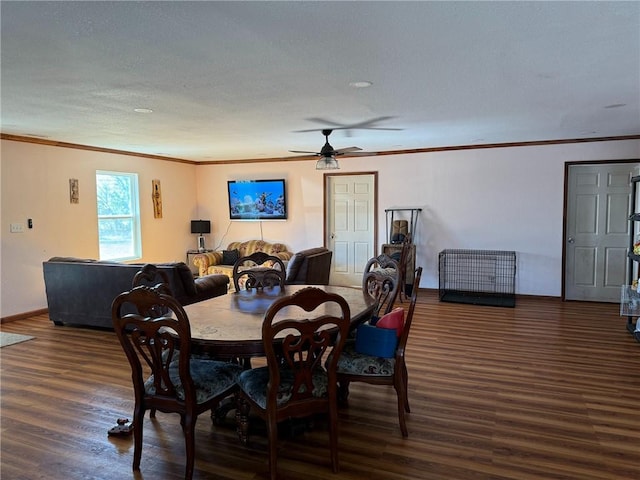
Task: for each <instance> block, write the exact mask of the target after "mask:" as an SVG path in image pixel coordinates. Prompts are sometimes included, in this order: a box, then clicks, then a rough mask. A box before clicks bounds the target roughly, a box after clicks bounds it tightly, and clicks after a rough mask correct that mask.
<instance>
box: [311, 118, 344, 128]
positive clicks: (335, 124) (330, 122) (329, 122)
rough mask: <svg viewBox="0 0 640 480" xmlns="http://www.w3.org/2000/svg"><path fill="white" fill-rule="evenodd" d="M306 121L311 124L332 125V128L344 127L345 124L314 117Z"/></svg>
mask: <svg viewBox="0 0 640 480" xmlns="http://www.w3.org/2000/svg"><path fill="white" fill-rule="evenodd" d="M306 120H308V121H310V122H316V123H322V124H323V125H331V126H335V127H344V124H342V123H338V122H334V121H333V120H327V119H326V118H319V117H312V118H307V119H306Z"/></svg>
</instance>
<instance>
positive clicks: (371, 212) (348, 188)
mask: <svg viewBox="0 0 640 480" xmlns="http://www.w3.org/2000/svg"><path fill="white" fill-rule="evenodd" d="M377 185H378V173H377V172H364V173H347V174H325V176H324V208H325V212H324V213H325V222H324V224H325V245H326V246H327V248H328V249H329V250H331V251H333V262H332V264H331V273H330V277H329V283H330V284H331V285H341V286H357V287H360V286H361V285H362V274H363V271H364V267H365V265H366V263H367V261H368V260H369V259H370V258H371V257H374V256H375V255H376V253H375V252H376V245H377V230H378V228H377V220H376V219H377V218H378V196H377Z"/></svg>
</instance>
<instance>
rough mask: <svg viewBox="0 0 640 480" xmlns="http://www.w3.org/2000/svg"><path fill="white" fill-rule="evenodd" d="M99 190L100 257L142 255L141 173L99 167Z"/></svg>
mask: <svg viewBox="0 0 640 480" xmlns="http://www.w3.org/2000/svg"><path fill="white" fill-rule="evenodd" d="M96 190H97V195H96V197H97V203H98V241H99V243H100V260H133V259H137V258H140V257H141V256H142V255H141V254H142V252H141V248H140V201H139V196H138V175H137V174H135V173H118V172H100V171H98V172H96Z"/></svg>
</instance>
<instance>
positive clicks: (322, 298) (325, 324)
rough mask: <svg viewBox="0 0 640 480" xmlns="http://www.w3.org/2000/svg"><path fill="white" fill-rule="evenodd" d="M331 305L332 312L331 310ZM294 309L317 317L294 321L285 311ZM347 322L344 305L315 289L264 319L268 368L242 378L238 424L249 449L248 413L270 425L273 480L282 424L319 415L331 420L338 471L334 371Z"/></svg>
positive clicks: (278, 305)
mask: <svg viewBox="0 0 640 480" xmlns="http://www.w3.org/2000/svg"><path fill="white" fill-rule="evenodd" d="M331 305H334V307H333V308H334V309H333V310H329V309H328V307H329V306H331ZM292 308H295V309H302V310H304V311H305V312H309V314H310V315H313V316H311V317H309V318H307V319H304V320H298V319H290V318H289V317H287V312H286V311H285V312H282V310H285V309H286V310H287V311H291V309H292ZM312 312H313V313H312ZM334 312H335V313H334ZM337 312H339V313H337ZM279 313H280V315H278V314H279ZM305 316H306V315H305ZM349 322H350V310H349V305H348V304H347V302H346V300H345V299H344V298H343V297H341V296H340V295H337V294H335V293H327V292H325V291H323V290H321V289H319V288H316V287H307V288H304V289H302V290H300V291H298V292H296V293H294V294H292V295H289V296H286V297H283V298H281V299H279V300H276V301H275V302H274V303H273V304H272V305H271V306H270V307H269V309H268V310H267V312H266V313H265V316H264V321H263V323H262V339H263V342H264V349H265V352H266V358H267V366H266V367H260V368H253V369H251V370H245V371H244V372H242V373H241V374H240V376H239V378H238V385H239V386H240V390H239V392H238V393H237V397H238V407H237V410H236V419H237V425H238V435H239V437H240V441H241V442H242V443H244V444H245V445H246V444H247V443H248V417H249V412H250V411H254V412H255V413H256V414H257V415H258V416H260V417H261V418H262V419H264V420H265V421H266V423H267V432H268V437H269V471H270V476H271V480H275V479H276V477H277V468H276V462H277V452H278V449H277V440H278V423H279V422H281V421H283V420H285V419H290V418H305V417H309V416H311V415H314V414H317V413H323V414H328V422H329V439H330V440H329V446H330V451H331V466H332V468H333V471H334V472H337V471H338V469H339V466H338V405H337V377H336V365H337V361H338V358H339V354H340V352H341V351H342V346H343V344H344V341H345V338H346V336H347V333H348V331H349ZM331 348H332V351H333V352H335V354H336V355H334V356H333V360H332V361H330V362H328V363H327V364H326V368H325V366H323V363H322V362H323V356H324V355H325V353H327V350H328V349H331Z"/></svg>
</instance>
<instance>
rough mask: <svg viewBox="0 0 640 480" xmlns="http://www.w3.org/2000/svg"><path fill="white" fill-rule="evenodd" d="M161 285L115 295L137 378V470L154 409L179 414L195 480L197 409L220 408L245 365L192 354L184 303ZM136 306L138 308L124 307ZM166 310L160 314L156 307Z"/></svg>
mask: <svg viewBox="0 0 640 480" xmlns="http://www.w3.org/2000/svg"><path fill="white" fill-rule="evenodd" d="M161 286H162V284H159V285H157V286H156V287H149V286H145V285H141V286H138V287H135V288H133V289H132V290H131V291H128V292H124V293H122V294H120V295H118V296H117V297H116V299H115V300H114V301H113V304H112V308H111V314H112V320H113V326H114V329H115V332H116V334H117V336H118V340H119V341H120V344H121V345H122V349H123V350H124V352H125V354H126V356H127V359H128V360H129V364H130V366H131V377H132V380H133V391H134V397H135V406H134V412H133V436H134V450H133V470H134V471H138V470H140V460H141V457H142V431H143V429H142V427H143V423H144V414H145V412H146V411H147V410H151V417H155V411H156V409H157V410H160V411H161V412H172V413H177V414H179V415H180V425H181V426H182V432H183V434H184V439H185V446H186V457H187V460H186V470H185V476H184V478H185V480H191V478H192V476H193V466H194V459H195V425H196V420H197V417H198V415H200V414H201V413H203V412H205V411H208V410H211V409H213V408H215V407H216V406H217V405H218V403H219V402H220V401H221V400H222V399H223V398H225V397H227V396H229V395H231V394H232V393H233V392H234V390H236V389H237V385H236V379H237V377H238V375H239V374H240V372H241V371H242V368H241V367H240V366H239V365H234V364H231V363H226V362H219V361H215V360H204V359H195V358H191V330H190V326H189V319H188V318H187V314H186V313H185V311H184V309H183V308H182V306H181V305H180V304H179V303H178V301H177V300H175V299H174V298H173V297H171V296H170V295H166V294H164V293H162V288H161ZM125 311H136V312H137V313H124V312H125ZM159 311H162V312H165V313H164V314H163V315H162V316H157V312H159Z"/></svg>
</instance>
